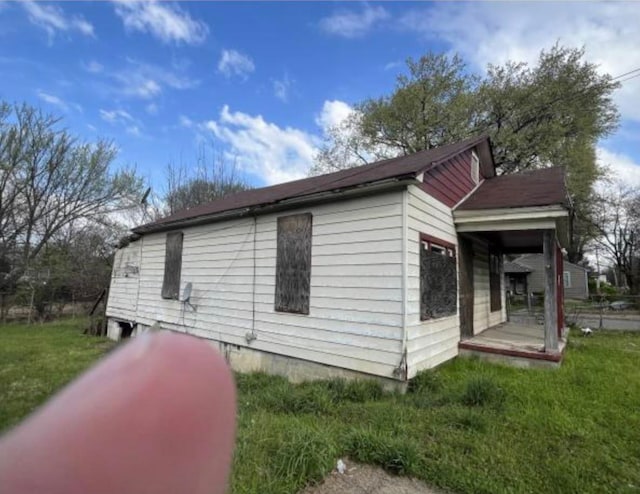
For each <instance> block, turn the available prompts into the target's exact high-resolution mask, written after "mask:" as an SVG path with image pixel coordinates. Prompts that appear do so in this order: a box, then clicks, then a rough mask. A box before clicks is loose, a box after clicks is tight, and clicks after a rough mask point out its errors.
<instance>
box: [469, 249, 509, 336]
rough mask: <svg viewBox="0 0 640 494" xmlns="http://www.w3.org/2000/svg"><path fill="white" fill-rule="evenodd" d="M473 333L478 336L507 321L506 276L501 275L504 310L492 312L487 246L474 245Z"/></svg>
mask: <svg viewBox="0 0 640 494" xmlns="http://www.w3.org/2000/svg"><path fill="white" fill-rule="evenodd" d="M473 253H474V257H473V333H474V334H478V333H480V332H481V331H484V330H485V329H487V328H488V327H491V326H495V325H496V324H500V323H501V322H504V321H506V320H507V311H506V300H505V286H504V274H502V273H501V275H500V293H501V299H502V304H501V306H502V309H501V310H499V311H495V312H491V290H490V286H489V249H488V246H487V245H486V244H483V243H480V242H474V244H473Z"/></svg>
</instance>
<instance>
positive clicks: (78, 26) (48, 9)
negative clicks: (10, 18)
mask: <svg viewBox="0 0 640 494" xmlns="http://www.w3.org/2000/svg"><path fill="white" fill-rule="evenodd" d="M20 3H21V5H22V7H23V8H24V9H25V10H26V12H27V15H28V16H29V21H30V22H31V23H32V24H34V25H36V26H39V27H41V28H42V29H44V30H45V31H46V32H47V34H48V35H49V38H53V36H55V34H56V32H59V31H60V32H70V31H75V32H78V33H80V34H83V35H85V36H94V35H95V33H94V29H93V24H91V23H90V22H87V21H86V20H85V19H84V17H82V16H73V17H68V16H66V15H65V13H64V11H63V10H62V9H61V8H60V7H57V6H55V5H47V4H44V3H43V2H35V1H31V0H28V1H27V0H25V1H23V2H20Z"/></svg>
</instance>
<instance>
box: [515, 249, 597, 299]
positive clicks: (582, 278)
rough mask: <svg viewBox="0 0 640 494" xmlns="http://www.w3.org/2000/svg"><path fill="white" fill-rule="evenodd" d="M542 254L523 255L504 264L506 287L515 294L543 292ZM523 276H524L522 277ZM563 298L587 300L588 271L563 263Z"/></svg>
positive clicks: (575, 265) (569, 263)
mask: <svg viewBox="0 0 640 494" xmlns="http://www.w3.org/2000/svg"><path fill="white" fill-rule="evenodd" d="M543 263H544V261H543V258H542V254H525V255H522V256H519V257H518V258H516V259H514V260H513V261H512V262H505V270H504V272H505V276H507V280H508V285H507V286H508V287H510V289H511V290H512V291H513V292H514V293H516V294H525V293H531V292H543V291H544V269H543ZM523 275H524V276H523ZM562 276H563V286H564V297H565V298H571V299H586V298H589V270H588V269H587V268H583V267H582V266H578V265H577V264H573V263H571V262H568V261H564V263H563V272H562Z"/></svg>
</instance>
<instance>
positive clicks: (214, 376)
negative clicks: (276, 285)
mask: <svg viewBox="0 0 640 494" xmlns="http://www.w3.org/2000/svg"><path fill="white" fill-rule="evenodd" d="M234 435H235V388H234V385H233V380H232V377H231V375H230V372H229V370H228V368H227V366H226V364H225V362H224V360H223V359H222V357H221V356H220V355H219V354H218V353H217V352H216V351H215V350H214V349H213V348H212V347H211V345H209V344H208V343H206V342H204V341H201V340H198V339H196V338H192V337H189V336H184V335H178V334H169V333H164V334H158V335H154V336H143V337H141V338H137V339H136V340H134V341H133V342H131V343H129V344H127V345H125V347H124V348H123V349H121V350H118V351H116V352H115V353H114V354H113V355H111V356H110V357H109V358H107V359H105V360H104V361H103V362H101V363H100V364H99V365H98V366H97V367H95V368H93V369H92V370H91V371H90V372H88V373H87V374H85V375H83V376H82V377H81V378H80V379H78V380H77V381H75V382H74V383H72V384H71V385H70V386H69V387H67V388H66V389H64V390H63V391H62V392H61V393H60V394H59V395H57V396H56V397H55V398H54V399H53V400H51V401H50V402H49V403H48V404H46V405H45V406H44V407H43V408H42V409H41V410H39V411H38V412H36V413H35V414H34V415H33V416H31V417H30V418H29V419H27V421H26V422H24V423H23V424H22V425H20V426H19V427H18V428H16V429H15V430H13V431H12V432H10V433H9V434H8V435H7V436H6V437H5V438H4V439H3V440H2V441H0V486H2V491H3V492H7V493H14V494H18V493H23V492H24V493H26V492H46V493H65V494H68V493H82V494H84V493H94V494H102V493H105V494H106V493H109V494H112V493H115V492H118V493H121V494H127V493H131V494H142V493H147V492H148V493H156V494H157V493H185V494H192V493H193V494H196V493H223V492H225V490H226V482H227V476H228V472H229V467H230V462H231V456H232V450H233V442H234Z"/></svg>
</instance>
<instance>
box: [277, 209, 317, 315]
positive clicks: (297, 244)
mask: <svg viewBox="0 0 640 494" xmlns="http://www.w3.org/2000/svg"><path fill="white" fill-rule="evenodd" d="M312 219H313V218H312V216H311V213H305V214H295V215H291V216H282V217H280V218H278V241H277V254H276V255H277V257H276V292H275V310H277V311H280V312H294V313H298V314H309V296H310V289H311V239H312Z"/></svg>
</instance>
